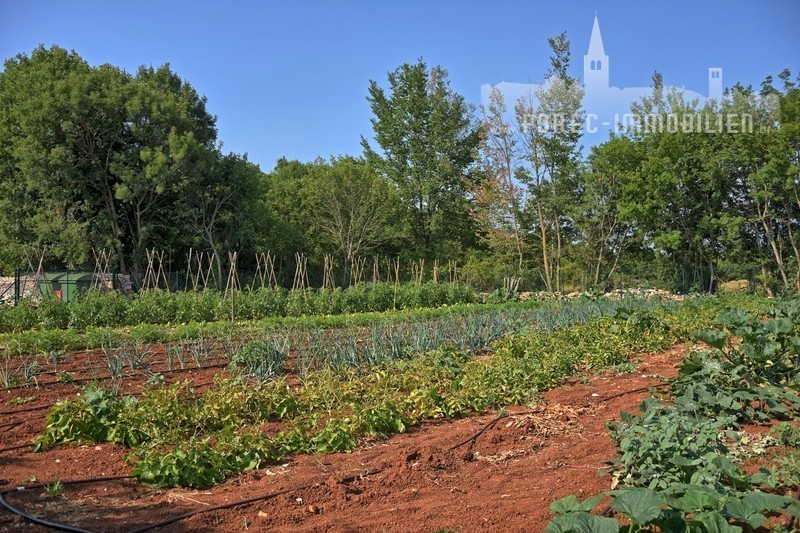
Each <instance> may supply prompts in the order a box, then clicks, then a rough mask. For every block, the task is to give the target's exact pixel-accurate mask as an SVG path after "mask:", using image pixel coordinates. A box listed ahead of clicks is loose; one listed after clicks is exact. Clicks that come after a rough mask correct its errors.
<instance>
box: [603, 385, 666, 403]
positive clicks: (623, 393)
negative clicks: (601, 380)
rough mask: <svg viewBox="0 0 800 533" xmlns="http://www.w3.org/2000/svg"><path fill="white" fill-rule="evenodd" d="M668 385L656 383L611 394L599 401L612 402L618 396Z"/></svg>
mask: <svg viewBox="0 0 800 533" xmlns="http://www.w3.org/2000/svg"><path fill="white" fill-rule="evenodd" d="M669 385H670V384H669V383H657V384H655V385H648V386H647V387H639V388H638V389H633V390H627V391H624V392H618V393H617V394H612V395H611V396H606V397H605V398H601V399H600V401H601V402H607V401H609V400H613V399H614V398H619V397H620V396H626V395H628V394H633V393H635V392H647V391H649V390H650V389H658V388H661V387H667V386H669Z"/></svg>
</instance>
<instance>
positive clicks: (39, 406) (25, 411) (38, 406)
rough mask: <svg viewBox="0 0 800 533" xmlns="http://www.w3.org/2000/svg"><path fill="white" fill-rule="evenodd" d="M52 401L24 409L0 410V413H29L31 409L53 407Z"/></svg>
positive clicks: (38, 409) (39, 409)
mask: <svg viewBox="0 0 800 533" xmlns="http://www.w3.org/2000/svg"><path fill="white" fill-rule="evenodd" d="M54 405H55V404H54V403H48V404H45V405H37V406H36V407H27V408H25V409H14V410H13V411H0V415H15V414H17V413H30V412H31V411H41V410H42V409H48V408H50V407H53V406H54Z"/></svg>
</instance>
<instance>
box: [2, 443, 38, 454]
mask: <svg viewBox="0 0 800 533" xmlns="http://www.w3.org/2000/svg"><path fill="white" fill-rule="evenodd" d="M32 446H33V443H28V444H20V445H18V446H11V447H9V448H0V453H3V452H13V451H14V450H21V449H23V448H30V447H32Z"/></svg>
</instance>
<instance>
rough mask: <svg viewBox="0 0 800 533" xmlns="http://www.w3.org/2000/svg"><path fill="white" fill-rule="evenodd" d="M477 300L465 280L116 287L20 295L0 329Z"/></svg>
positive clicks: (0, 318) (0, 310) (1, 309)
mask: <svg viewBox="0 0 800 533" xmlns="http://www.w3.org/2000/svg"><path fill="white" fill-rule="evenodd" d="M476 300H477V295H476V293H475V291H474V290H473V289H472V288H470V287H469V286H467V285H458V284H450V283H433V282H429V283H424V284H416V283H409V284H405V285H399V286H396V285H394V284H391V283H363V284H360V285H358V286H352V287H348V288H347V289H338V288H337V289H313V290H312V289H308V290H287V289H283V288H271V289H255V290H252V291H241V292H239V291H237V292H236V294H235V297H234V299H233V303H232V302H231V297H230V293H228V294H227V295H225V294H223V293H220V292H217V291H190V292H175V293H170V292H166V291H160V290H152V291H144V292H142V293H140V294H138V295H136V297H135V298H130V299H129V298H126V297H122V296H120V295H119V294H117V293H100V292H96V291H90V292H88V293H86V294H84V295H82V296H81V297H80V298H78V299H77V300H74V301H71V302H69V303H67V302H64V301H63V300H60V299H58V298H56V297H51V298H45V299H44V300H43V301H41V302H40V303H39V304H38V305H34V304H32V303H31V302H29V301H27V300H23V301H21V302H20V303H19V305H17V306H15V307H14V306H0V333H12V332H22V331H27V330H34V329H35V330H54V329H69V328H72V329H76V330H79V331H84V330H86V329H87V328H90V327H120V326H135V325H138V324H182V323H188V322H215V321H221V320H230V319H231V313H232V312H233V316H234V317H235V319H236V320H260V319H263V318H267V317H286V316H295V317H297V316H304V315H338V314H346V313H363V312H382V311H388V310H394V309H419V308H430V307H439V306H443V305H454V304H464V303H472V302H475V301H476ZM232 306H233V308H232Z"/></svg>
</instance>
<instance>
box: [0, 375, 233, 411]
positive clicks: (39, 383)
mask: <svg viewBox="0 0 800 533" xmlns="http://www.w3.org/2000/svg"><path fill="white" fill-rule="evenodd" d="M228 365H229V363H214V364H213V365H203V366H200V367H196V366H195V367H191V368H189V367H186V368H173V369H171V370H161V371H158V372H153V374H173V373H177V372H193V371H200V370H206V369H210V368H224V367H226V366H228ZM89 370H95V369H87V371H89ZM147 376H148V374H144V373H142V374H133V375H128V376H120V377H121V379H122V380H128V379H136V378H147ZM113 379H115V378H112V377H111V376H106V377H94V378H73V379H70V380H69V381H59V380H54V381H37V382H36V384H34V385H32V384H25V385H15V386H13V387H4V388H3V389H0V390H6V391H10V390H19V389H27V388H30V387H36V388H39V387H44V386H47V385H58V384H65V385H69V384H71V383H89V382H92V381H108V380H113ZM0 414H3V413H0Z"/></svg>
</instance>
